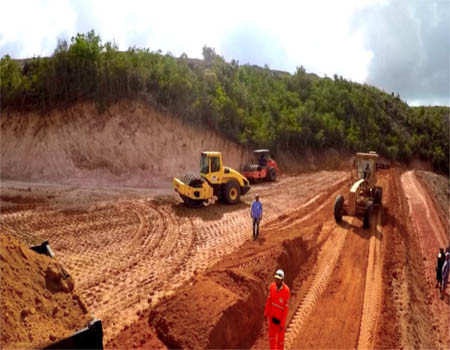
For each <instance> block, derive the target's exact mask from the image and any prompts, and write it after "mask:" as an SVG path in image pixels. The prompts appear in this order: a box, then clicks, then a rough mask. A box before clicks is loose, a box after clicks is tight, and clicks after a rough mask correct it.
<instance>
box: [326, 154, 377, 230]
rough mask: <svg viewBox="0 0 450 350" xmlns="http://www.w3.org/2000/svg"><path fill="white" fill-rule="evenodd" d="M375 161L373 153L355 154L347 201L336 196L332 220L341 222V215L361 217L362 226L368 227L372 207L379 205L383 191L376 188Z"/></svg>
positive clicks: (340, 196)
mask: <svg viewBox="0 0 450 350" xmlns="http://www.w3.org/2000/svg"><path fill="white" fill-rule="evenodd" d="M377 160H378V154H377V153H375V152H369V153H356V157H355V160H354V162H353V169H352V172H351V178H352V184H351V187H350V191H349V195H348V201H347V202H345V200H344V196H343V195H341V194H340V195H338V196H337V197H336V200H335V203H334V218H335V220H336V222H340V221H342V216H343V215H348V216H363V226H364V227H365V228H367V227H369V226H370V219H371V216H372V211H373V207H374V206H378V205H381V201H382V196H383V190H382V188H381V187H379V186H377V176H376V175H377V174H376V172H377Z"/></svg>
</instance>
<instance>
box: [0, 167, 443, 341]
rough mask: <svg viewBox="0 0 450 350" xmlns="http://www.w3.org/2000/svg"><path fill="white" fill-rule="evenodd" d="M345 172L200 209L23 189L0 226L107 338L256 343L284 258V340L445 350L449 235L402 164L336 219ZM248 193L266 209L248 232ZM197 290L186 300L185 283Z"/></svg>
mask: <svg viewBox="0 0 450 350" xmlns="http://www.w3.org/2000/svg"><path fill="white" fill-rule="evenodd" d="M348 175H349V174H348V173H347V172H338V171H320V172H316V173H311V174H302V175H298V176H291V177H282V178H280V180H279V181H277V182H276V183H270V184H269V183H265V184H260V185H257V186H254V187H253V188H252V190H251V192H250V194H249V195H248V196H246V197H244V198H243V203H241V204H239V205H236V206H227V205H223V204H217V205H214V206H210V207H207V208H203V209H201V210H192V209H187V208H185V207H184V206H183V205H182V204H181V200H179V199H178V198H176V197H174V196H159V197H145V196H138V197H136V198H133V196H134V194H133V195H127V196H123V197H120V196H118V198H116V197H114V198H107V199H105V200H103V201H98V200H96V201H94V202H93V203H92V204H89V205H88V206H87V207H86V208H78V209H76V210H74V209H71V210H60V209H58V208H55V207H53V206H51V205H49V202H48V199H46V201H45V202H39V198H35V199H34V201H33V202H32V203H28V204H29V205H28V204H27V205H28V206H25V207H23V206H22V209H21V210H19V211H14V210H11V211H8V212H6V213H2V215H1V216H0V223H1V225H2V229H4V230H6V231H8V232H10V233H12V234H13V235H15V236H16V237H19V238H20V239H21V240H23V241H25V242H33V243H34V242H36V241H39V240H44V239H48V240H49V241H50V244H51V246H52V248H53V249H54V250H55V252H56V254H57V257H58V260H59V261H60V262H61V263H62V264H63V265H64V266H66V268H67V270H68V271H70V272H71V274H72V276H73V277H74V278H75V280H76V281H77V288H78V291H79V292H80V293H81V295H82V296H83V297H84V299H85V300H86V302H87V304H88V307H89V309H90V310H91V311H92V312H93V313H94V314H95V315H96V316H97V317H99V318H101V319H102V320H103V321H104V328H105V344H106V345H107V347H111V348H117V347H120V348H130V347H134V348H150V347H152V346H153V347H154V346H162V344H161V343H157V345H155V344H156V343H155V342H153V343H152V342H150V343H149V341H148V340H149V339H150V338H152V337H155V333H157V334H158V336H159V337H160V338H161V339H162V340H163V341H164V342H165V343H166V345H167V344H171V345H170V346H174V344H175V345H176V344H178V345H182V346H183V347H221V346H225V347H226V346H227V345H229V344H234V345H235V346H239V344H241V346H244V345H243V344H245V346H247V347H253V348H264V347H267V346H268V342H267V333H266V332H267V329H266V326H265V323H264V320H263V316H262V311H263V310H262V309H263V307H264V305H263V304H264V298H265V295H266V293H267V290H266V288H267V286H268V284H269V283H270V281H271V279H272V277H271V276H272V274H273V271H274V270H275V269H276V268H278V267H282V268H283V269H285V272H286V282H287V283H288V285H289V286H290V288H291V292H292V297H291V302H290V312H289V315H288V327H287V334H286V347H287V348H356V347H358V348H400V347H407V348H408V347H409V348H448V345H449V344H450V343H449V339H448V337H447V336H446V334H445V329H448V326H449V319H448V316H436V315H440V314H442V310H443V308H444V309H445V308H446V307H447V308H448V297H447V298H446V299H444V300H440V299H438V298H437V296H436V295H435V294H436V293H437V290H434V289H433V288H432V287H433V286H432V285H431V284H432V282H434V280H433V271H434V270H433V264H434V259H435V255H436V253H437V248H438V247H439V246H441V245H446V244H448V236H447V235H446V231H445V229H444V228H443V227H442V225H441V224H440V222H441V221H439V220H437V219H436V216H439V214H438V212H437V211H436V210H435V208H434V204H433V201H432V200H430V197H429V196H430V194H428V192H427V190H426V189H425V188H424V187H422V185H421V183H420V182H419V181H418V180H417V178H415V177H414V175H413V173H408V172H406V173H404V174H403V175H402V171H401V170H399V169H392V170H390V171H384V172H382V173H381V174H380V176H379V183H380V185H381V186H382V187H383V189H384V194H383V207H382V208H379V209H377V210H375V212H374V216H373V219H372V221H371V226H370V229H363V228H362V221H361V219H360V218H350V217H344V221H343V222H342V223H341V224H339V225H337V224H336V223H335V222H334V219H333V216H332V210H333V203H334V198H335V197H336V195H337V194H339V193H342V194H344V195H345V194H346V193H347V192H348V182H349V176H348ZM33 191H34V190H33V189H32V191H31V192H32V193H33ZM255 193H259V194H260V196H261V199H262V202H263V205H264V212H265V214H264V220H263V222H262V225H261V234H260V238H259V240H258V241H257V242H252V241H251V239H250V238H251V227H250V226H251V223H250V214H249V205H250V202H251V200H252V195H254V194H255ZM48 195H50V196H51V194H48V193H46V196H48ZM21 198H22V199H21V200H22V201H24V199H23V198H24V197H23V196H22V197H21ZM407 198H408V199H409V200H408V201H407ZM13 199H14V198H13V196H12V195H11V196H10V198H9V200H13ZM81 199H82V195H81ZM424 213H425V214H426V215H424ZM429 222H432V223H433V224H432V225H427V223H429ZM439 225H441V226H439ZM206 289H207V290H208V293H205V295H204V298H198V300H197V301H196V303H195V308H193V305H192V304H193V303H192V298H191V296H192V295H191V293H193V290H195V291H196V293H197V292H198V291H202V290H206ZM260 304H261V305H260ZM176 310H180V311H176ZM118 314H120V318H119V317H117V315H118ZM183 315H184V316H183ZM244 315H245V317H244ZM185 317H193V318H195V323H194V324H192V323H189V324H187V323H186V319H185ZM236 327H237V328H236ZM445 327H447V328H445ZM222 330H225V331H222ZM232 330H235V331H232ZM224 332H225V333H224ZM200 334H201V336H199V335H200ZM229 334H234V335H233V338H232V339H231V338H229Z"/></svg>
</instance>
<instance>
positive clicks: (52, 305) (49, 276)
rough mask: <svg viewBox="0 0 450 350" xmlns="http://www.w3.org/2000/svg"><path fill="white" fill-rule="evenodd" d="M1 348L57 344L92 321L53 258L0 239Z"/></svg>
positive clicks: (70, 280)
mask: <svg viewBox="0 0 450 350" xmlns="http://www.w3.org/2000/svg"><path fill="white" fill-rule="evenodd" d="M0 266H1V277H2V279H1V310H2V313H1V328H2V329H1V337H0V348H2V349H8V348H10V349H13V348H15V349H17V348H23V349H26V348H36V347H43V346H45V345H48V344H50V343H54V342H56V341H59V340H61V339H63V338H65V337H68V336H70V335H71V334H73V333H74V332H75V331H77V330H79V329H81V328H83V327H86V325H87V323H88V322H89V321H90V320H91V319H92V317H91V316H90V315H89V314H88V310H87V308H86V305H85V304H84V302H83V301H82V300H81V299H80V297H79V295H78V294H76V293H74V292H73V288H74V281H73V279H72V277H70V276H68V275H67V272H65V270H64V269H63V268H62V267H61V266H60V265H59V264H58V263H57V262H55V261H54V260H53V259H52V258H50V257H47V256H44V255H39V254H38V253H35V252H34V251H32V250H31V249H29V248H28V247H26V246H25V245H23V244H22V243H20V242H19V241H17V240H16V239H15V238H13V237H11V236H10V235H8V234H5V233H2V234H1V250H0Z"/></svg>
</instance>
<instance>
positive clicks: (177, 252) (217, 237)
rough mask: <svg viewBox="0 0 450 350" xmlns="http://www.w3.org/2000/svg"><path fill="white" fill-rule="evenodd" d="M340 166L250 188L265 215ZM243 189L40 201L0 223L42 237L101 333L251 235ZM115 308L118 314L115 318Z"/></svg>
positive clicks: (297, 200) (301, 202) (314, 188)
mask: <svg viewBox="0 0 450 350" xmlns="http://www.w3.org/2000/svg"><path fill="white" fill-rule="evenodd" d="M346 176H347V174H346V173H344V172H319V173H316V174H315V176H309V175H302V176H298V177H295V178H294V177H285V178H282V179H280V181H278V182H277V183H275V184H271V185H269V184H261V185H259V186H257V187H256V188H255V189H254V192H255V190H257V192H258V193H259V194H260V196H261V198H262V201H263V203H264V209H265V212H266V215H265V217H264V221H263V223H262V225H264V224H265V222H270V221H273V220H274V219H276V218H278V217H280V216H281V215H286V216H289V213H290V212H291V211H292V210H294V208H300V207H302V206H305V205H306V206H307V205H310V204H311V203H313V202H316V201H317V199H318V198H319V197H317V194H320V193H321V192H323V191H324V190H325V189H327V188H329V187H333V186H336V185H338V184H340V183H342V181H345V179H346ZM251 195H252V193H250V194H249V196H246V198H244V200H243V203H241V204H239V205H236V206H227V205H223V204H218V205H214V206H210V207H207V208H203V209H202V210H191V209H187V208H185V207H184V206H183V205H182V204H181V201H180V200H178V198H172V197H165V198H163V199H135V200H114V201H106V202H100V203H96V204H95V205H92V206H90V207H88V208H87V210H69V211H60V210H56V209H47V208H46V207H45V206H42V207H38V208H36V209H30V210H23V211H19V212H16V213H10V214H5V215H2V216H1V219H0V220H1V224H2V227H3V228H4V229H5V230H7V231H8V232H10V233H12V234H14V235H15V236H17V237H19V238H21V239H22V240H23V241H25V242H30V244H31V243H35V242H36V241H39V240H49V241H50V243H51V246H52V248H53V249H54V250H55V252H56V254H57V256H58V260H59V261H60V262H61V263H62V264H63V265H64V266H66V267H67V269H68V270H69V271H70V272H71V274H72V275H73V276H74V278H75V280H76V281H77V287H78V288H79V290H80V292H81V294H82V296H83V297H84V299H85V300H86V302H87V304H88V306H89V308H90V310H91V311H92V312H94V313H95V315H96V316H97V317H99V318H101V319H102V320H103V322H104V325H105V335H106V339H107V340H108V339H109V338H110V337H111V336H113V335H115V334H116V333H117V332H118V331H119V330H120V329H121V328H123V327H124V326H125V325H127V324H129V323H131V322H132V321H134V320H135V319H136V318H137V316H138V314H139V312H140V311H142V310H144V309H146V308H148V306H149V304H150V305H155V304H156V303H157V302H158V300H159V298H160V297H161V296H164V295H167V294H170V293H171V292H173V291H174V290H175V288H176V287H178V286H180V285H181V284H182V283H183V282H185V281H186V280H188V279H189V278H190V277H192V276H193V275H194V274H195V273H196V272H199V271H202V270H205V269H206V268H207V267H209V266H211V265H213V264H214V263H216V262H217V261H219V260H220V259H221V258H222V257H223V256H225V255H227V254H229V253H231V252H233V251H235V250H236V249H237V248H238V247H239V246H240V245H242V243H244V242H245V241H246V240H247V239H249V238H250V237H251V231H250V229H251V228H250V226H251V225H250V214H249V203H250V201H251V200H252V198H251V197H250V196H251ZM118 312H120V314H121V317H120V320H119V319H118V318H117V317H116V315H117V313H118Z"/></svg>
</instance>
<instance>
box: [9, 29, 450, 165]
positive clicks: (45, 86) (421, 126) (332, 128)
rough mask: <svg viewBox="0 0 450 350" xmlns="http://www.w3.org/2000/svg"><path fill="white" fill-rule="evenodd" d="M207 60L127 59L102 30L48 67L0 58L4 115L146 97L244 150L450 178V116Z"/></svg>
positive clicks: (316, 81)
mask: <svg viewBox="0 0 450 350" xmlns="http://www.w3.org/2000/svg"><path fill="white" fill-rule="evenodd" d="M203 56H204V60H196V59H189V58H188V57H187V56H186V55H184V54H183V55H182V56H181V57H180V58H175V57H173V56H172V55H170V54H167V55H162V54H161V53H160V52H151V51H149V50H148V49H145V50H142V49H137V48H130V49H129V50H128V51H126V52H119V51H118V48H117V46H116V45H115V44H114V43H110V42H107V43H106V44H103V43H102V41H101V39H100V37H99V36H98V35H96V34H95V33H94V32H93V31H91V32H89V33H87V34H78V35H77V36H76V37H74V38H72V39H71V41H70V43H67V42H66V41H61V42H59V44H58V46H57V48H56V50H55V52H54V54H53V55H52V56H51V57H48V58H39V57H38V58H33V59H29V60H25V61H23V62H20V61H16V60H12V59H11V58H10V57H9V56H5V57H3V58H2V59H1V63H0V68H1V71H0V74H1V75H0V78H1V80H0V84H1V108H2V110H3V111H12V110H14V111H21V110H30V109H39V110H41V111H48V110H50V109H53V108H64V107H66V106H68V105H70V104H73V103H76V102H80V101H86V100H87V101H94V102H95V103H96V104H97V106H98V108H99V110H100V111H103V110H105V109H106V108H107V107H108V105H110V104H111V103H113V102H115V101H117V100H119V99H124V98H138V99H142V100H144V101H146V102H147V103H149V104H151V105H152V106H153V107H155V108H159V109H161V110H164V111H168V112H170V113H172V114H173V115H175V116H177V117H180V118H183V119H185V120H187V121H189V122H190V123H193V124H196V125H200V124H201V125H207V126H208V127H210V128H213V129H215V130H217V131H218V132H220V133H222V134H223V135H225V136H226V137H228V138H229V139H232V140H234V141H236V142H239V143H241V144H244V145H250V146H252V147H253V146H257V147H270V148H272V149H277V150H283V149H289V150H291V151H294V152H297V151H300V152H301V151H302V150H304V149H306V148H310V149H325V148H329V147H334V148H337V149H343V150H348V151H351V152H354V151H369V150H375V151H377V152H379V153H380V154H382V155H383V156H385V157H386V158H388V159H392V160H399V161H408V160H410V159H411V158H412V157H415V158H421V159H423V160H427V161H430V162H431V163H432V164H433V166H434V167H435V168H436V169H437V170H441V171H447V172H448V170H449V108H448V107H417V108H411V107H409V106H408V105H407V104H406V103H404V102H402V101H401V100H400V97H399V96H398V94H397V96H396V97H394V94H393V93H392V94H386V93H384V92H382V91H380V90H378V89H376V88H374V87H372V86H368V85H365V84H364V85H361V84H357V83H353V82H351V81H348V80H345V79H343V78H342V77H337V76H334V79H330V78H319V77H317V76H315V75H313V74H308V73H306V72H305V70H304V69H303V68H302V67H300V68H298V69H297V71H296V72H295V74H292V75H291V74H289V73H283V72H277V71H272V70H270V69H269V68H268V67H264V68H261V67H255V66H247V65H244V66H242V65H239V64H238V62H236V61H232V62H231V63H227V62H225V60H224V59H223V58H222V57H220V56H219V55H217V54H216V53H215V51H214V49H211V48H208V47H204V48H203Z"/></svg>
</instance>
